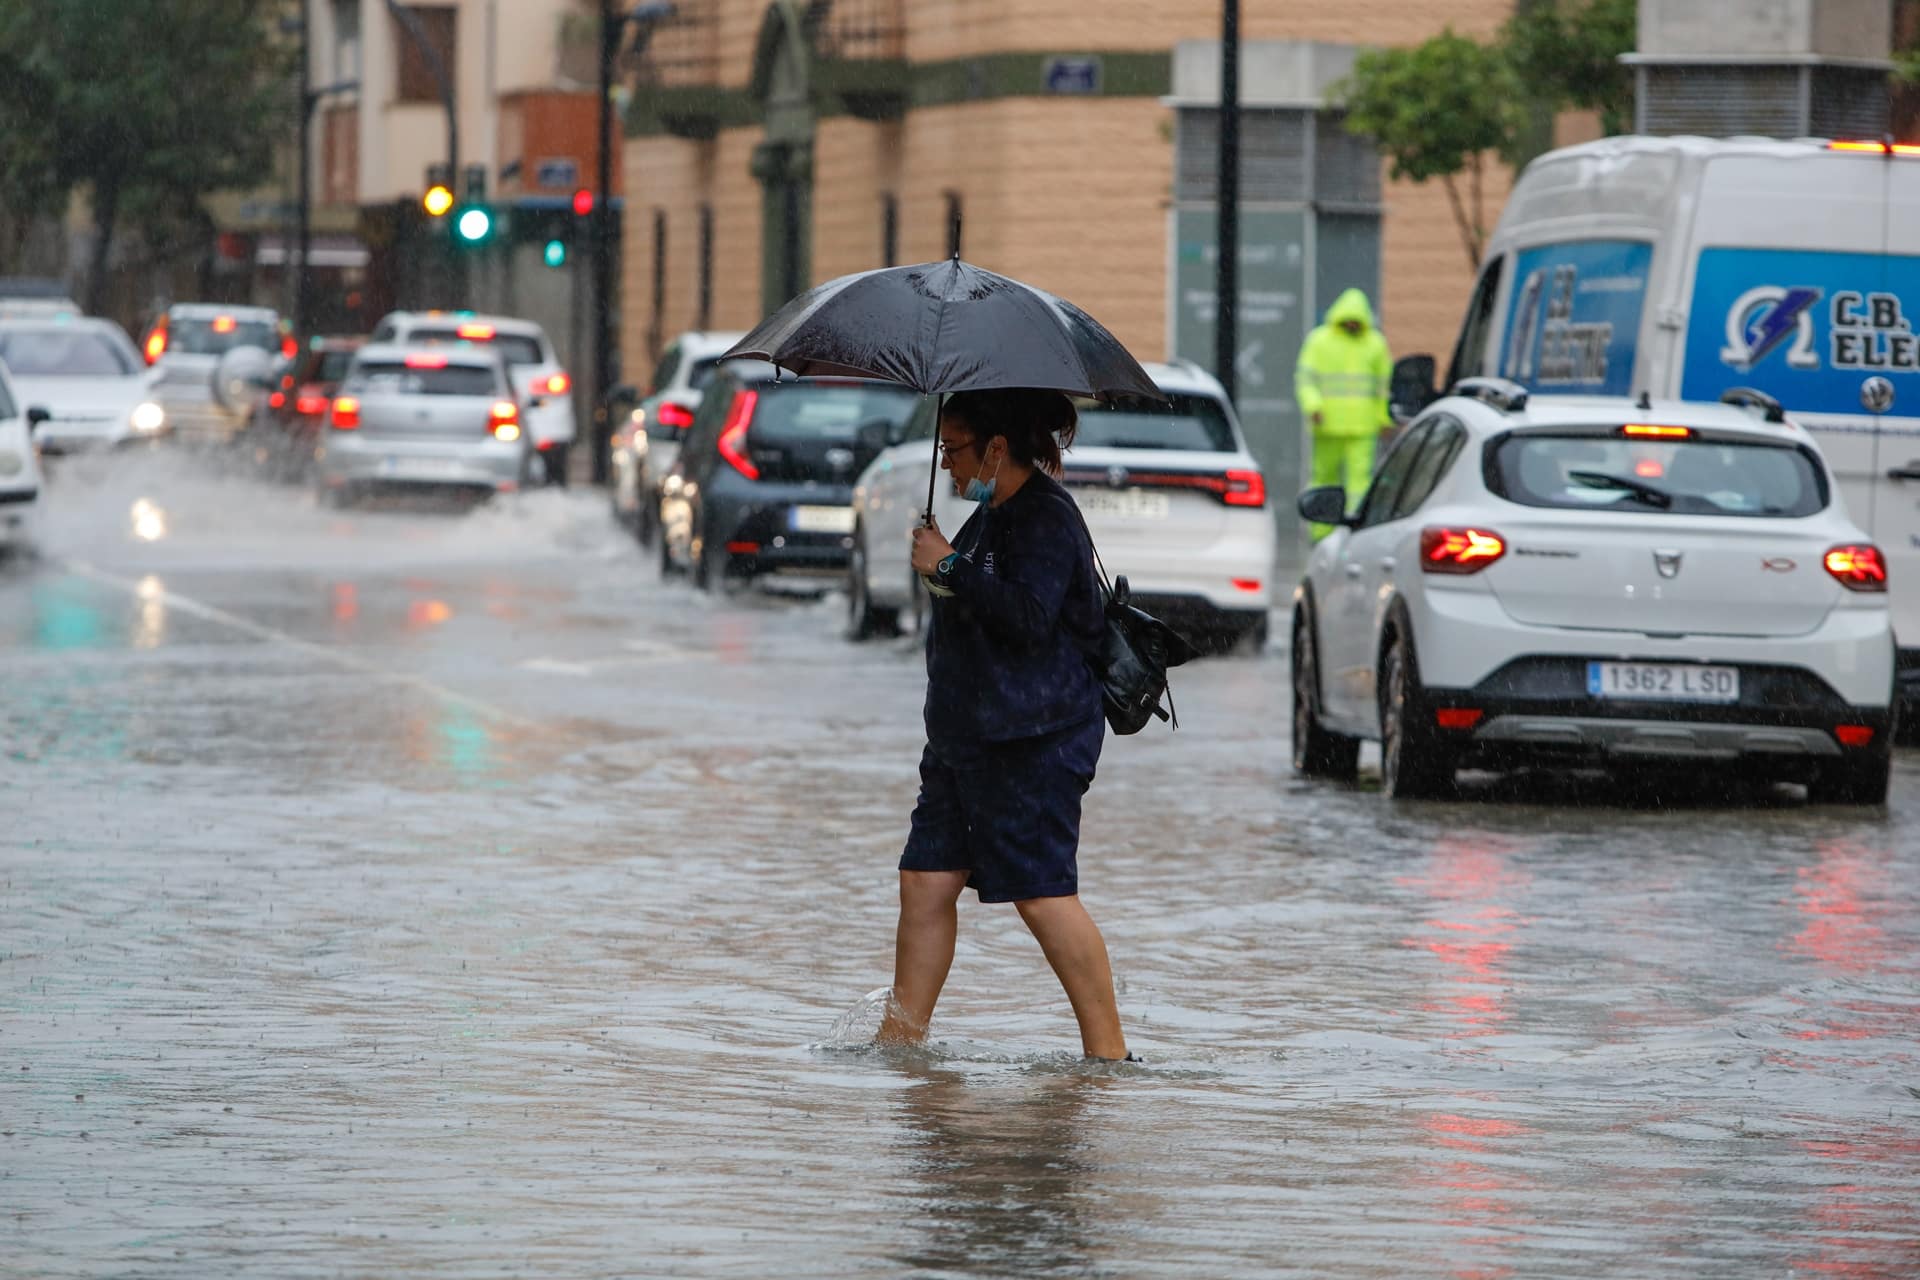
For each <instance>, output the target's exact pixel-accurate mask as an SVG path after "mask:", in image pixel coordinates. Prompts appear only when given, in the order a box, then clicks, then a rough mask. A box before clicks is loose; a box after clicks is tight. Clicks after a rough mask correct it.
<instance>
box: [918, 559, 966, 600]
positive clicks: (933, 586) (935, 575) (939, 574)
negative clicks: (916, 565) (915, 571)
mask: <svg viewBox="0 0 1920 1280" xmlns="http://www.w3.org/2000/svg"><path fill="white" fill-rule="evenodd" d="M959 558H960V553H959V552H958V551H950V552H948V553H947V554H946V555H944V556H941V557H940V563H939V564H936V565H934V566H933V572H932V573H923V574H921V575H920V581H922V582H924V583H926V584H927V593H928V594H929V595H936V596H941V597H946V596H950V595H952V594H953V588H952V587H950V586H948V585H947V576H948V575H949V574H951V573H952V572H953V562H954V561H956V560H958V559H959Z"/></svg>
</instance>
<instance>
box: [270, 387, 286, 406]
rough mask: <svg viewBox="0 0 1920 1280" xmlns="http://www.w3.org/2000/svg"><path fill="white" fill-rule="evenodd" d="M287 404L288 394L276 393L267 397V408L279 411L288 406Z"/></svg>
mask: <svg viewBox="0 0 1920 1280" xmlns="http://www.w3.org/2000/svg"><path fill="white" fill-rule="evenodd" d="M286 402H287V393H286V392H284V391H276V392H274V393H273V394H272V395H270V396H268V397H267V408H269V409H278V408H280V407H281V406H282V405H284V404H286Z"/></svg>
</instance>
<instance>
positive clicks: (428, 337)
mask: <svg viewBox="0 0 1920 1280" xmlns="http://www.w3.org/2000/svg"><path fill="white" fill-rule="evenodd" d="M407 341H408V342H484V343H486V344H487V345H488V346H490V347H496V348H498V349H499V351H500V354H501V355H503V356H505V357H506V360H507V363H508V364H510V365H513V366H514V367H515V368H519V367H520V366H521V365H528V364H541V363H543V362H544V361H545V360H546V357H545V356H544V355H542V354H541V353H540V340H539V339H538V338H530V337H528V336H527V335H525V334H522V333H496V334H494V335H493V336H492V337H491V338H463V337H461V336H460V331H459V330H457V329H415V330H414V331H413V332H412V333H410V334H408V335H407Z"/></svg>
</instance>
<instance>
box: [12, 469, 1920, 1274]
mask: <svg viewBox="0 0 1920 1280" xmlns="http://www.w3.org/2000/svg"><path fill="white" fill-rule="evenodd" d="M48 498H49V501H48V504H47V505H48V507H49V508H50V509H49V510H48V512H47V515H48V517H49V527H48V528H47V530H46V536H45V543H46V548H45V553H44V554H43V555H42V556H41V557H40V558H39V559H37V560H19V559H16V560H14V561H11V562H8V563H6V564H4V565H0V796H4V799H3V800H0V816H3V817H4V824H5V826H4V833H0V919H4V920H5V922H6V927H5V931H4V934H3V935H0V1131H4V1136H0V1273H4V1274H7V1275H20V1276H38V1277H61V1276H109V1275H140V1276H178V1277H189V1276H210V1275H315V1276H320V1275H325V1276H333V1275H402V1274H404V1275H412V1276H445V1277H456V1276H457V1277H468V1276H495V1275H505V1274H524V1275H535V1276H541V1275H554V1276H558V1275H567V1276H675V1275H684V1276H739V1277H760V1276H771V1275H782V1276H787V1275H803V1276H823V1277H825V1276H833V1277H847V1276H860V1277H868V1276H871V1277H891V1276H902V1275H912V1276H969V1277H971V1276H1007V1275H1020V1276H1089V1275H1091V1276H1156V1277H1169V1276H1180V1277H1194V1278H1196V1280H1199V1278H1209V1280H1212V1278H1218V1277H1242V1276H1245V1277H1252V1276H1263V1277H1264V1276H1275V1275H1301V1276H1309V1275H1311V1276H1365V1277H1388V1276H1401V1275H1415V1274H1417V1275H1453V1276H1460V1277H1500V1276H1509V1275H1511V1276H1530V1275H1592V1276H1608V1277H1630V1276H1677V1275H1776V1276H1777V1275H1798V1274H1806V1275H1813V1274H1820V1275H1841V1276H1854V1277H1866V1276H1896V1275H1912V1274H1914V1273H1915V1272H1916V1271H1917V1270H1920V1048H1917V1047H1916V1042H1917V1041H1920V909H1916V904H1915V895H1916V890H1920V837H1917V836H1916V834H1915V832H1916V819H1917V818H1920V761H1916V759H1915V757H1914V756H1913V754H1912V753H1905V752H1903V753H1902V754H1901V756H1900V757H1899V758H1898V759H1897V760H1896V765H1895V776H1894V783H1893V795H1892V801H1891V804H1890V806H1889V808H1888V810H1887V811H1886V812H1885V813H1884V814H1878V813H1873V812H1871V811H1868V810H1852V809H1839V808H1815V807H1808V806H1807V805H1805V804H1804V803H1803V802H1802V801H1801V799H1800V798H1799V797H1798V795H1797V794H1796V793H1794V792H1792V791H1788V790H1783V791H1780V792H1778V793H1775V792H1760V793H1750V792H1739V793H1736V794H1734V795H1732V796H1728V795H1725V794H1719V795H1716V796H1715V797H1713V798H1712V799H1711V800H1709V801H1702V802H1685V801H1677V800H1673V799H1672V798H1668V799H1664V800H1663V799H1659V798H1654V799H1648V798H1646V797H1645V796H1644V795H1642V794H1639V793H1636V792H1628V791H1625V790H1622V789H1621V788H1619V787H1616V786H1613V785H1610V784H1606V783H1603V782H1598V781H1594V780H1591V779H1572V780H1569V779H1547V780H1534V779H1524V780H1520V781H1506V780H1492V779H1483V780H1478V781H1476V782H1474V783H1473V784H1472V785H1471V786H1470V787H1469V795H1468V798H1467V799H1465V800H1463V801H1461V802H1458V803H1445V804H1403V805H1397V806H1396V805H1393V804H1390V803H1388V802H1387V801H1385V800H1383V799H1382V797H1381V796H1380V795H1379V794H1378V793H1377V789H1376V788H1377V774H1375V773H1373V771H1372V770H1371V769H1369V770H1367V771H1366V772H1364V773H1363V782H1362V784H1361V785H1360V786H1359V787H1357V788H1348V787H1341V786H1333V785H1306V784H1304V783H1301V782H1298V781H1296V780H1295V779H1294V778H1293V776H1292V774H1291V772H1290V771H1289V769H1288V767H1287V754H1288V742H1287V719H1288V716H1287V711H1288V693H1287V676H1286V673H1287V663H1286V655H1285V654H1284V653H1283V652H1281V651H1279V650H1278V649H1277V648H1276V649H1274V650H1271V651H1269V652H1268V653H1266V654H1264V655H1262V656H1259V657H1235V658H1225V659H1218V660H1209V661H1206V662H1203V663H1199V664H1196V665H1194V666H1191V667H1188V668H1184V669H1182V670H1181V671H1179V672H1176V673H1175V676H1176V679H1175V693H1176V696H1177V698H1178V701H1179V710H1180V717H1181V725H1182V727H1181V729H1180V731H1179V732H1178V733H1168V732H1167V731H1166V730H1165V729H1164V727H1162V726H1158V725H1156V726H1154V727H1152V728H1150V729H1149V730H1148V731H1147V732H1145V733H1143V734H1142V735H1140V736H1139V737H1137V738H1130V739H1114V738H1111V737H1109V739H1108V741H1107V745H1106V754H1105V756H1104V757H1103V759H1102V761H1101V767H1100V774H1099V779H1098V781H1097V782H1096V783H1095V784H1094V788H1093V791H1092V793H1091V795H1090V797H1089V803H1088V811H1087V820H1086V826H1085V839H1084V843H1083V846H1082V852H1081V874H1082V885H1083V892H1084V896H1085V898H1086V899H1087V901H1088V903H1089V906H1090V907H1091V909H1092V910H1093V911H1094V913H1095V915H1096V916H1097V917H1098V918H1099V920H1100V922H1101V924H1102V927H1103V928H1104V929H1105V931H1106V935H1107V939H1108V943H1109V946H1110V948H1111V950H1112V955H1113V962H1114V969H1115V974H1116V978H1117V980H1118V983H1119V988H1120V990H1119V998H1120V1008H1121V1013H1122V1016H1123V1018H1124V1019H1125V1021H1126V1024H1127V1028H1128V1033H1129V1039H1130V1043H1131V1046H1132V1048H1133V1049H1134V1051H1135V1052H1137V1053H1139V1054H1140V1055H1142V1056H1143V1057H1144V1058H1145V1060H1146V1061H1145V1065H1143V1066H1139V1067H1132V1066H1126V1067H1110V1068H1099V1069H1096V1068H1089V1067H1087V1066H1085V1065H1083V1064H1082V1063H1081V1062H1080V1061H1079V1059H1078V1055H1077V1047H1078V1038H1077V1035H1076V1033H1075V1029H1074V1023H1073V1019H1072V1016H1071V1013H1070V1011H1069V1010H1068V1008H1067V1007H1066V1003H1065V1000H1064V997H1062V995H1061V994H1060V990H1059V987H1058V985H1057V984H1056V982H1055V980H1054V978H1053V976H1052V974H1051V973H1050V972H1049V971H1048V970H1047V968H1046V966H1045V965H1044V963H1043V962H1042V961H1041V958H1040V955H1039V952H1038V948H1037V947H1036V946H1035V944H1034V942H1033V941H1032V938H1031V936H1030V935H1029V934H1028V933H1027V931H1026V930H1025V928H1024V927H1023V926H1022V925H1021V923H1020V921H1019V919H1018V917H1017V915H1016V914H1015V913H1014V912H1013V911H1012V910H1010V909H1007V908H1004V907H999V908H995V907H982V906H981V905H979V904H978V903H976V902H974V900H973V897H972V895H971V894H969V895H966V896H965V897H964V898H963V899H962V907H961V937H960V949H959V955H958V959H957V961H956V963H955V966H954V971H953V976H952V978H951V980H950V982H949V984H948V986H947V989H946V994H945V996H944V997H943V1000H942V1003H941V1006H940V1009H939V1012H938V1014H937V1015H936V1018H935V1023H934V1042H933V1043H932V1044H931V1045H930V1046H929V1047H928V1048H927V1049H926V1050H925V1051H914V1052H880V1051H877V1050H875V1049H873V1048H872V1047H871V1046H869V1045H867V1044H866V1043H865V1040H866V1038H867V1037H869V1036H870V1035H871V1030H872V1025H873V1021H874V1015H873V1012H872V1010H871V1009H870V1008H868V1007H866V1006H863V1005H862V1001H863V998H864V997H866V996H867V994H868V993H869V992H872V991H873V990H874V989H875V988H878V987H881V986H883V985H884V984H885V983H886V982H887V980H888V977H889V974H890V968H891V963H892V948H893V937H892V932H893V923H894V913H895V871H894V865H895V861H896V859H897V857H898V855H899V852H900V847H901V844H902V841H903V840H904V838H905V834H906V823H907V814H908V812H909V810H910V808H911V805H912V801H913V798H914V793H915V788H916V773H915V764H916V761H917V759H918V753H919V748H920V744H921V741H922V737H921V727H920V695H921V691H922V689H923V687H924V671H923V669H922V667H921V666H920V663H919V653H918V650H917V648H916V646H915V644H914V642H913V641H912V640H911V639H898V640H888V641H881V642H878V643H874V644H869V645H864V646H855V645H852V644H849V643H848V642H847V641H845V640H844V639H843V638H842V636H841V622H842V610H843V608H844V602H843V600H842V598H841V596H840V595H839V594H838V593H837V592H833V593H829V594H826V595H824V596H819V597H809V596H807V595H805V594H802V593H798V592H795V591H791V590H789V591H781V592H775V591H771V590H768V591H749V592H743V593H740V594H736V595H731V596H724V597H710V596H704V595H701V594H699V593H697V592H695V591H694V590H692V589H691V588H690V587H688V586H686V585H684V584H681V583H677V582H667V583H662V582H661V581H660V578H659V575H658V571H657V569H656V568H655V566H654V561H653V559H652V558H651V557H650V556H648V555H645V554H643V553H642V552H641V551H640V550H639V549H638V548H637V547H636V545H635V544H634V542H633V541H632V539H631V537H630V536H629V535H627V534H625V533H624V532H622V531H621V530H620V529H619V528H617V527H616V526H614V525H613V524H612V523H611V522H610V521H609V520H608V518H607V511H606V502H605V498H604V495H603V494H601V493H599V492H597V491H576V492H573V493H570V494H562V493H536V494H530V495H527V496H525V497H523V498H520V499H518V500H514V501H503V502H497V503H494V504H491V505H488V506H485V507H480V508H475V509H464V508H458V507H448V506H444V505H441V504H437V503H427V502H419V501H409V500H399V499H396V500H392V501H383V502H380V503H376V504H375V505H373V506H370V507H366V508H361V509H356V510H349V511H345V512H335V511H322V510H319V509H317V508H316V507H315V506H314V504H313V502H312V500H311V498H310V497H309V496H308V495H307V494H306V493H305V492H304V491H301V490H295V489H284V488H273V487H269V486H264V485H259V484H255V483H253V482H251V481H245V480H239V479H220V478H216V477H213V476H211V475H210V474H208V472H207V468H205V467H204V466H202V465H199V464H197V463H196V462H195V460H193V459H191V458H184V457H177V456H174V455H158V456H152V457H140V458H133V459H116V460H113V461H112V462H110V463H101V462H97V461H95V462H91V463H90V464H89V465H85V466H79V465H76V466H73V467H70V468H69V469H67V470H65V471H62V472H60V473H58V474H57V475H56V477H55V482H54V484H53V485H52V486H51V488H50V490H49V495H48ZM1113 567H1114V569H1115V570H1116V571H1122V572H1123V571H1124V569H1125V566H1124V565H1115V566H1113ZM1284 630H1285V629H1284V628H1281V627H1276V628H1275V631H1276V634H1283V633H1284ZM1684 782H1685V779H1676V780H1675V783H1676V786H1678V785H1681V784H1683V783H1684ZM1717 790H1718V789H1717Z"/></svg>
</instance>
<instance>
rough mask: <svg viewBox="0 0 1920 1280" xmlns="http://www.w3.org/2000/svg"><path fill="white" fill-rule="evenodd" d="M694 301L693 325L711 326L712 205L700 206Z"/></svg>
mask: <svg viewBox="0 0 1920 1280" xmlns="http://www.w3.org/2000/svg"><path fill="white" fill-rule="evenodd" d="M694 302H695V313H696V315H697V317H698V319H697V320H696V321H695V322H694V327H695V328H698V329H708V328H711V327H712V326H713V206H712V205H710V204H703V205H701V206H700V293H699V295H698V297H697V298H695V300H694Z"/></svg>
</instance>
